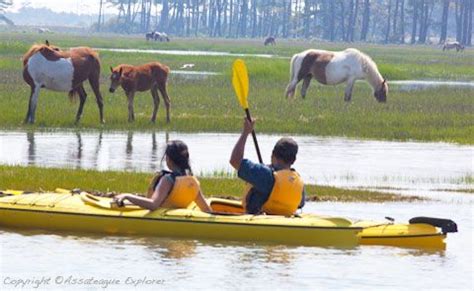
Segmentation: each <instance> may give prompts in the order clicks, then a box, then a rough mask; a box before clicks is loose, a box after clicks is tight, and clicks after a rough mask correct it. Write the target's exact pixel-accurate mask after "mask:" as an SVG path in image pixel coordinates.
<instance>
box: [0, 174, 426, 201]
mask: <svg viewBox="0 0 474 291" xmlns="http://www.w3.org/2000/svg"><path fill="white" fill-rule="evenodd" d="M151 178H152V175H151V174H149V173H137V172H115V171H105V172H99V171H93V170H72V169H57V168H41V167H21V166H0V189H3V190H6V189H15V190H24V191H48V190H49V191H52V190H54V189H56V188H65V189H75V188H80V189H82V190H84V191H90V192H100V193H109V192H115V193H123V192H128V193H138V194H140V193H145V192H146V189H147V186H148V183H149V181H150V179H151ZM199 180H200V182H201V187H202V189H203V192H204V194H205V195H206V196H218V197H227V198H241V197H242V194H243V192H244V189H245V184H244V183H243V182H242V181H240V180H238V179H236V178H209V177H201V178H200V179H199ZM306 193H307V199H308V200H310V201H344V202H387V201H414V200H423V199H424V198H420V197H412V196H401V195H397V194H393V193H382V192H376V191H367V190H359V189H358V190H349V189H342V188H336V187H325V186H317V185H306Z"/></svg>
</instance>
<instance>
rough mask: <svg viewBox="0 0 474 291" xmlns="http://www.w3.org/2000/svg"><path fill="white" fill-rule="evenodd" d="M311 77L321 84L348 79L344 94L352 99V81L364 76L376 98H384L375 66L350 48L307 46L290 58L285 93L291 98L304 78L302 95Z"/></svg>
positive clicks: (383, 84) (384, 85) (385, 89)
mask: <svg viewBox="0 0 474 291" xmlns="http://www.w3.org/2000/svg"><path fill="white" fill-rule="evenodd" d="M312 78H315V79H316V80H318V82H319V83H321V84H324V85H336V84H340V83H342V82H347V87H346V90H345V94H344V100H345V101H346V102H349V101H350V100H351V98H352V88H353V87H354V83H355V81H356V80H359V79H366V80H367V82H368V83H369V84H370V85H371V86H372V88H373V89H374V96H375V98H376V99H377V101H379V102H385V101H386V100H387V92H388V85H387V82H386V80H385V79H384V78H383V77H382V75H380V73H379V70H378V69H377V65H376V64H375V63H374V61H372V59H371V58H370V57H369V56H367V55H365V54H363V53H361V52H360V51H359V50H356V49H353V48H349V49H346V50H344V51H339V52H332V51H325V50H315V49H309V50H306V51H304V52H301V53H299V54H295V55H294V56H293V57H292V58H291V63H290V83H289V84H288V86H287V88H286V96H287V97H293V96H294V95H295V90H296V85H297V84H298V83H299V82H300V81H301V80H303V86H302V88H301V96H302V97H303V98H305V96H306V91H307V90H308V86H309V83H310V82H311V79H312Z"/></svg>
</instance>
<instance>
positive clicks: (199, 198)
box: [196, 190, 212, 213]
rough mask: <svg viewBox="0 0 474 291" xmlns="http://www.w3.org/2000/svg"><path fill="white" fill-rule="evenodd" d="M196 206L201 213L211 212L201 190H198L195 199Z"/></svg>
mask: <svg viewBox="0 0 474 291" xmlns="http://www.w3.org/2000/svg"><path fill="white" fill-rule="evenodd" d="M196 204H197V206H198V207H199V208H200V209H201V211H204V212H207V213H211V212H212V208H211V206H210V205H209V203H207V201H206V199H205V198H204V195H203V194H202V192H201V190H199V193H198V195H197V197H196Z"/></svg>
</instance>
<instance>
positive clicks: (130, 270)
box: [0, 202, 474, 290]
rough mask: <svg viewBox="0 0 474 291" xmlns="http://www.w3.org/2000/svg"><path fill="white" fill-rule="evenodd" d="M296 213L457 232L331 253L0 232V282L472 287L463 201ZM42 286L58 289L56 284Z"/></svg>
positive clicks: (310, 208)
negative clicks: (453, 227) (435, 225)
mask: <svg viewBox="0 0 474 291" xmlns="http://www.w3.org/2000/svg"><path fill="white" fill-rule="evenodd" d="M305 211H306V212H317V213H321V214H330V215H342V216H350V217H354V218H368V219H379V220H380V219H383V217H384V216H387V215H388V216H392V217H394V218H396V219H397V221H406V220H407V219H409V218H410V217H412V216H417V215H429V216H441V217H449V218H452V219H454V220H455V221H456V222H457V223H458V225H459V231H460V232H459V233H455V234H452V235H451V236H450V237H449V238H448V240H447V249H446V250H445V251H427V250H417V249H403V248H396V247H379V246H361V247H357V248H355V249H348V250H341V249H331V248H317V247H287V246H282V245H255V244H237V243H230V242H218V241H214V242H210V241H196V240H174V239H170V238H150V237H148V238H146V237H102V236H88V235H79V234H59V233H42V232H39V231H20V232H19V231H13V230H6V229H0V243H1V244H0V246H1V247H0V259H1V260H0V273H1V276H0V277H2V278H1V280H2V282H0V286H1V287H0V288H2V289H4V288H5V287H11V286H5V284H4V283H3V282H4V280H5V278H6V277H7V276H8V277H10V278H26V279H28V278H33V277H35V278H41V277H42V276H45V277H46V278H47V277H51V278H52V280H53V281H54V280H55V279H56V278H58V276H62V277H63V278H67V277H68V276H71V275H72V276H74V277H75V278H79V279H81V278H84V279H87V278H90V277H94V278H96V279H99V280H100V279H102V280H106V279H107V280H111V279H117V280H122V283H121V284H119V285H115V286H114V287H115V288H117V287H118V288H120V289H131V288H132V287H131V285H126V284H125V283H124V282H123V281H124V280H126V278H127V277H129V276H131V277H133V278H134V279H135V280H137V279H140V278H143V277H145V276H146V277H147V278H148V279H162V280H164V283H163V285H139V286H138V287H139V288H140V289H156V288H157V287H164V288H178V289H183V290H189V289H223V288H226V289H248V288H252V289H258V290H268V289H269V288H272V289H278V290H282V289H288V288H291V289H293V290H301V289H305V290H315V289H322V288H323V289H328V288H356V289H367V288H377V289H381V288H390V289H394V288H396V289H400V288H410V289H423V290H425V289H431V288H436V289H439V288H442V289H446V288H454V289H464V290H472V288H473V257H472V256H473V241H472V238H473V235H474V229H473V208H472V205H470V204H464V203H457V204H447V203H435V202H430V203H416V204H413V203H412V204H407V203H388V204H365V203H317V204H316V203H308V205H307V207H306V209H305ZM1 284H4V285H3V286H2V285H1ZM49 287H55V288H56V289H58V290H60V289H62V290H64V289H65V285H55V284H52V285H50V286H49ZM66 287H67V288H70V287H71V285H67V286H66ZM72 287H74V286H72ZM76 287H77V286H76ZM82 287H84V286H82ZM30 288H32V286H30ZM88 289H89V290H94V289H97V290H99V289H101V287H100V286H98V285H95V286H89V288H88ZM4 290H5V289H4Z"/></svg>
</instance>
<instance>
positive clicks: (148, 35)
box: [145, 31, 156, 41]
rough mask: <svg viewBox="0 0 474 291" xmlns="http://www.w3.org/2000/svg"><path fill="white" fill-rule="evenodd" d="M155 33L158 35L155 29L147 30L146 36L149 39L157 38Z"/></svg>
mask: <svg viewBox="0 0 474 291" xmlns="http://www.w3.org/2000/svg"><path fill="white" fill-rule="evenodd" d="M155 35H156V32H154V31H151V32H147V33H145V38H146V40H147V41H149V40H156V39H155Z"/></svg>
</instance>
